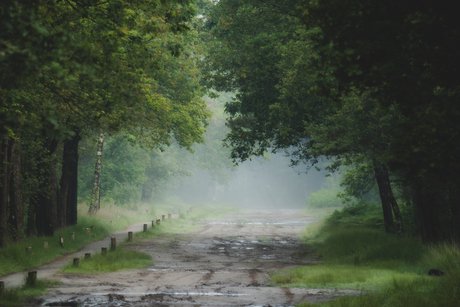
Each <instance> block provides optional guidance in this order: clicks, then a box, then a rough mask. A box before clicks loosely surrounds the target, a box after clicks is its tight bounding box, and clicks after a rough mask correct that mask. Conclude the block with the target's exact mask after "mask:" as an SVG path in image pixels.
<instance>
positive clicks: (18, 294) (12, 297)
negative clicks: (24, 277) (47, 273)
mask: <svg viewBox="0 0 460 307" xmlns="http://www.w3.org/2000/svg"><path fill="white" fill-rule="evenodd" d="M56 283H57V281H52V280H40V279H37V280H36V281H35V285H33V286H30V285H27V282H26V281H24V286H22V287H20V288H15V289H10V290H5V292H4V293H3V295H0V306H20V305H22V303H23V301H24V300H26V299H30V298H33V297H37V296H39V295H41V294H43V293H45V292H46V289H47V288H49V287H51V286H52V285H55V284H56Z"/></svg>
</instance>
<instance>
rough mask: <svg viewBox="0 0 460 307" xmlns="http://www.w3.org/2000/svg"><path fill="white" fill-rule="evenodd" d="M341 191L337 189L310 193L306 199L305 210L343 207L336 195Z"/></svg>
mask: <svg viewBox="0 0 460 307" xmlns="http://www.w3.org/2000/svg"><path fill="white" fill-rule="evenodd" d="M341 191H342V189H340V188H339V187H333V188H331V189H321V190H319V191H317V192H314V193H311V195H310V196H309V197H308V198H307V208H309V209H312V208H328V207H340V206H343V204H342V200H341V199H340V198H338V197H337V195H338V194H339V193H340V192H341Z"/></svg>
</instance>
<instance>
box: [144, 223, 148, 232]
mask: <svg viewBox="0 0 460 307" xmlns="http://www.w3.org/2000/svg"><path fill="white" fill-rule="evenodd" d="M147 227H148V225H147V224H144V232H147Z"/></svg>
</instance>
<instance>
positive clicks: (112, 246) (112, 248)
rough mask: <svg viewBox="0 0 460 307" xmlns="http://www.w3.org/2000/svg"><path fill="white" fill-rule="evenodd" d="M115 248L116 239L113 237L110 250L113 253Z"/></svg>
mask: <svg viewBox="0 0 460 307" xmlns="http://www.w3.org/2000/svg"><path fill="white" fill-rule="evenodd" d="M116 248H117V239H116V238H115V237H112V239H111V240H110V250H111V251H114V250H115V249H116Z"/></svg>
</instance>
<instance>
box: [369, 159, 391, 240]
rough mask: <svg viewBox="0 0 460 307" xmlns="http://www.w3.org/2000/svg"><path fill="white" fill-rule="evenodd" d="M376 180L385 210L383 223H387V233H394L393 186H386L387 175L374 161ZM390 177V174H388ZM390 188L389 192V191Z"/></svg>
mask: <svg viewBox="0 0 460 307" xmlns="http://www.w3.org/2000/svg"><path fill="white" fill-rule="evenodd" d="M373 164H374V172H375V178H376V179H377V185H378V187H379V193H380V200H381V202H382V210H383V221H384V223H385V231H386V232H387V233H393V232H394V223H393V214H392V213H391V204H390V198H391V196H392V195H393V192H392V191H391V186H390V187H389V186H388V185H387V184H386V178H385V174H384V172H383V170H382V167H381V164H380V163H378V162H377V161H376V160H374V161H373ZM387 175H388V173H387ZM388 187H389V190H388Z"/></svg>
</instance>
